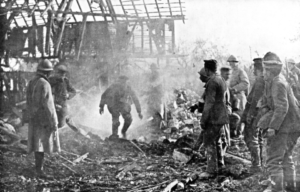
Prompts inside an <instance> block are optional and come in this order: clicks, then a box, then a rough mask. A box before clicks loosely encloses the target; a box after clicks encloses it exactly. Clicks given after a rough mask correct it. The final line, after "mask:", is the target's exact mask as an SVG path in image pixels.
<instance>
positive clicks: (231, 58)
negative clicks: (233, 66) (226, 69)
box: [227, 55, 239, 63]
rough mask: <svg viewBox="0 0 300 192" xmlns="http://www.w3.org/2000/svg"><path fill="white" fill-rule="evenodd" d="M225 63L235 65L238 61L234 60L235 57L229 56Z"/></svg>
mask: <svg viewBox="0 0 300 192" xmlns="http://www.w3.org/2000/svg"><path fill="white" fill-rule="evenodd" d="M227 62H235V63H237V62H239V61H238V60H237V59H236V57H235V56H233V55H230V56H229V57H228V59H227Z"/></svg>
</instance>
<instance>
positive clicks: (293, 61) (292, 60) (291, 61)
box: [287, 59, 296, 64]
mask: <svg viewBox="0 0 300 192" xmlns="http://www.w3.org/2000/svg"><path fill="white" fill-rule="evenodd" d="M287 62H288V63H291V64H296V62H295V60H294V59H288V60H287Z"/></svg>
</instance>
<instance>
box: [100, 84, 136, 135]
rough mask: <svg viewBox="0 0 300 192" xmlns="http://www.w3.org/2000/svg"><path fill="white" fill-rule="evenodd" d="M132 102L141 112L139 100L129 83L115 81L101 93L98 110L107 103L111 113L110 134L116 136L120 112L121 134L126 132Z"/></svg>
mask: <svg viewBox="0 0 300 192" xmlns="http://www.w3.org/2000/svg"><path fill="white" fill-rule="evenodd" d="M132 103H134V104H135V107H136V110H137V112H138V113H139V114H141V106H140V103H139V100H138V98H137V96H136V94H135V92H134V91H133V90H132V88H131V87H130V86H129V85H124V84H122V83H121V82H116V83H114V84H112V85H111V86H109V87H108V88H107V90H106V91H105V92H104V93H103V94H102V96H101V101H100V105H99V107H100V110H101V109H103V108H104V106H105V105H107V108H108V111H109V112H110V113H111V115H112V135H113V136H118V127H119V126H120V121H119V117H120V114H121V115H122V117H123V118H124V126H123V128H122V134H123V135H124V134H126V131H127V130H128V128H129V126H130V125H131V123H132V116H131V104H132Z"/></svg>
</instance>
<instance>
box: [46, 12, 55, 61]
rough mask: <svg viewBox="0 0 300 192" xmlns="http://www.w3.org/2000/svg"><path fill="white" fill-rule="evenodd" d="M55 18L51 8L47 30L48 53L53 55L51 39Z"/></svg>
mask: <svg viewBox="0 0 300 192" xmlns="http://www.w3.org/2000/svg"><path fill="white" fill-rule="evenodd" d="M53 18H54V15H53V13H52V11H51V10H49V11H48V21H47V32H46V53H47V54H48V55H49V56H51V47H50V40H51V33H52V31H51V27H52V25H53Z"/></svg>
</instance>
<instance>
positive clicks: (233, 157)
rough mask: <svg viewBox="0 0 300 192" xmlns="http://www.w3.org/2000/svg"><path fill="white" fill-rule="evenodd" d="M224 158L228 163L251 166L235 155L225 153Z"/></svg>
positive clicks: (249, 162)
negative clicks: (233, 162)
mask: <svg viewBox="0 0 300 192" xmlns="http://www.w3.org/2000/svg"><path fill="white" fill-rule="evenodd" d="M224 158H225V159H226V161H229V162H232V161H236V162H237V163H241V164H246V165H251V161H249V160H247V159H243V158H241V157H238V156H237V155H235V154H232V153H230V152H226V153H225V156H224Z"/></svg>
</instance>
